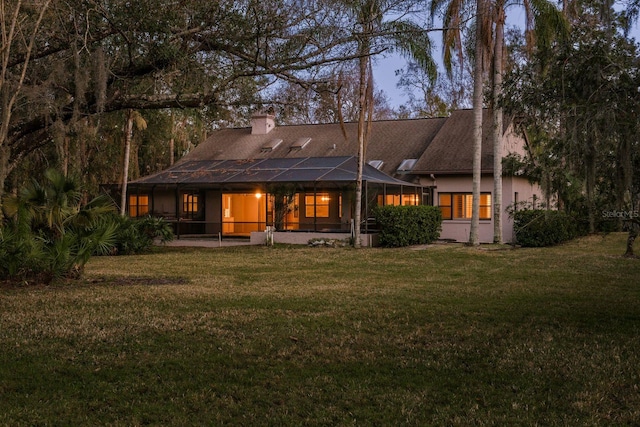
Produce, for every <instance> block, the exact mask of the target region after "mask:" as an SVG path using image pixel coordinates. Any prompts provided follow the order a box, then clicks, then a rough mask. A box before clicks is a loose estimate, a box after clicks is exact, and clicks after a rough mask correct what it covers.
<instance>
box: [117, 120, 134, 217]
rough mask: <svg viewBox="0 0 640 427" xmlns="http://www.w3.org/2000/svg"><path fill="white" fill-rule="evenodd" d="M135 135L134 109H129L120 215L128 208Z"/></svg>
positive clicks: (126, 125)
mask: <svg viewBox="0 0 640 427" xmlns="http://www.w3.org/2000/svg"><path fill="white" fill-rule="evenodd" d="M132 137H133V110H128V111H127V122H126V124H125V130H124V161H123V162H122V194H121V197H120V215H122V216H124V215H125V212H126V210H127V182H128V181H129V157H130V152H131V139H132Z"/></svg>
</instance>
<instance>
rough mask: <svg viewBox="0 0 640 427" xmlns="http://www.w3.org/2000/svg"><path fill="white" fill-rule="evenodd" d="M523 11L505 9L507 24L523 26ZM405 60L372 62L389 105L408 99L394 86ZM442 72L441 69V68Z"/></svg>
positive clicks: (435, 36)
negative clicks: (397, 71) (397, 73)
mask: <svg viewBox="0 0 640 427" xmlns="http://www.w3.org/2000/svg"><path fill="white" fill-rule="evenodd" d="M523 23H524V11H523V10H522V9H521V8H512V9H510V10H507V25H508V26H518V27H520V28H523V27H524V24H523ZM631 37H634V38H635V39H636V41H638V40H640V23H636V25H635V26H634V28H633V29H632V31H631ZM441 41H442V33H440V32H434V33H431V42H432V43H433V45H434V48H433V51H432V54H433V57H434V58H435V60H436V61H437V62H438V63H440V64H441V63H442V48H441ZM406 64H407V61H406V59H405V58H403V57H402V56H400V55H387V56H380V57H378V58H376V60H375V62H374V70H373V78H374V84H375V89H376V91H377V90H380V89H382V90H384V92H385V94H386V95H387V97H388V99H389V104H390V106H391V107H394V108H397V107H399V106H400V105H402V104H404V103H406V102H407V101H408V99H407V97H406V96H405V95H404V94H403V93H402V90H401V89H398V88H397V87H396V84H397V82H398V77H397V76H396V74H395V73H396V70H398V69H401V68H403V67H405V66H406ZM441 71H442V72H443V70H441Z"/></svg>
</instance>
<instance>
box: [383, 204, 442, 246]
mask: <svg viewBox="0 0 640 427" xmlns="http://www.w3.org/2000/svg"><path fill="white" fill-rule="evenodd" d="M374 216H375V218H376V222H377V224H378V226H379V228H380V246H386V247H399V246H409V245H420V244H426V243H432V242H434V241H436V240H437V239H438V237H440V229H441V225H442V213H441V212H440V208H438V207H436V206H391V205H387V206H379V207H377V208H376V209H375V210H374Z"/></svg>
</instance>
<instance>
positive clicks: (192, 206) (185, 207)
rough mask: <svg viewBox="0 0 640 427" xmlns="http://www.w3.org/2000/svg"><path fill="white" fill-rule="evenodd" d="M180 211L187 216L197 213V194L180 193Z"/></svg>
mask: <svg viewBox="0 0 640 427" xmlns="http://www.w3.org/2000/svg"><path fill="white" fill-rule="evenodd" d="M182 212H183V213H185V214H186V216H187V217H193V216H195V214H197V213H198V195H197V194H194V193H184V194H183V195H182Z"/></svg>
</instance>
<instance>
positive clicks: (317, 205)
mask: <svg viewBox="0 0 640 427" xmlns="http://www.w3.org/2000/svg"><path fill="white" fill-rule="evenodd" d="M330 201H331V199H330V197H329V193H316V194H315V195H313V194H307V195H305V196H304V204H305V216H306V217H307V218H313V217H316V218H328V217H329V202H330Z"/></svg>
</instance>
